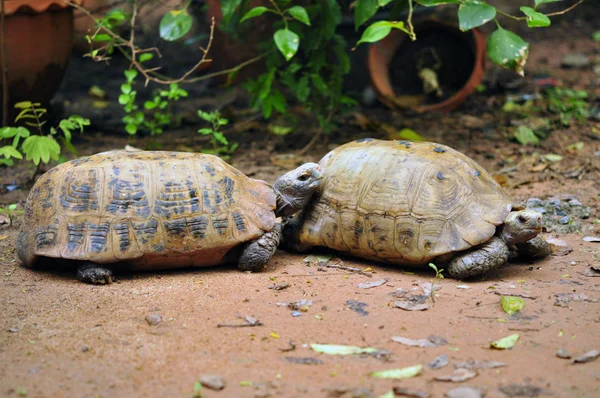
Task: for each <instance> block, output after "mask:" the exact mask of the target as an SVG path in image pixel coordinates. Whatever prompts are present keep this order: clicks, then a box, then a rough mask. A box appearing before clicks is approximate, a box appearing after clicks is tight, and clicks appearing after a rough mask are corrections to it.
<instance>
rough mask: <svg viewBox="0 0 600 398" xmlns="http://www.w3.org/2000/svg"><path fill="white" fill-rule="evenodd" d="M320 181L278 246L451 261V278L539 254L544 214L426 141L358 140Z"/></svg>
mask: <svg viewBox="0 0 600 398" xmlns="http://www.w3.org/2000/svg"><path fill="white" fill-rule="evenodd" d="M319 165H320V166H321V172H322V173H323V181H322V182H321V185H320V187H319V189H318V191H317V193H316V194H315V197H314V198H313V200H312V201H311V202H310V204H309V205H308V207H307V208H306V209H304V210H302V211H301V212H299V213H297V214H296V215H294V216H292V217H290V218H288V219H287V220H284V227H283V228H284V230H283V235H284V241H287V244H288V246H291V247H292V248H296V249H298V250H301V251H304V250H306V249H308V248H310V247H314V246H326V247H329V248H331V249H335V250H338V251H341V252H346V253H349V254H352V255H355V256H357V257H362V258H365V259H371V260H377V261H383V262H388V263H395V264H402V265H416V266H422V265H426V264H427V263H429V262H436V263H449V264H448V268H447V269H448V272H449V273H450V275H451V276H453V277H455V278H465V277H469V276H472V275H477V274H482V273H485V272H487V271H490V270H492V269H495V268H498V267H500V266H502V265H503V264H504V263H506V261H507V259H508V255H509V248H515V249H519V250H518V251H519V253H528V254H530V255H533V256H537V257H541V256H545V255H547V254H549V253H550V245H549V244H548V243H547V242H546V241H544V240H543V239H542V238H539V237H536V236H537V235H538V234H539V233H540V231H541V229H542V224H541V220H542V219H541V214H540V213H538V212H535V211H531V210H521V209H519V208H517V207H516V206H513V205H512V204H511V200H510V199H509V197H508V196H507V194H506V193H505V192H504V190H503V189H502V187H501V186H500V185H499V184H498V183H497V182H496V181H495V180H494V179H493V178H492V177H491V176H490V175H489V174H488V173H487V172H486V171H485V170H484V169H483V168H482V167H481V166H479V165H478V164H477V163H476V162H475V161H473V160H472V159H471V158H469V157H467V156H465V155H463V154H462V153H460V152H458V151H456V150H454V149H452V148H449V147H447V146H444V145H439V144H435V143H430V142H410V141H380V140H374V139H370V138H367V139H362V140H358V141H354V142H351V143H348V144H345V145H342V146H340V147H338V148H336V149H334V150H333V151H331V152H330V153H329V154H327V155H326V156H325V157H323V159H321V161H320V163H319Z"/></svg>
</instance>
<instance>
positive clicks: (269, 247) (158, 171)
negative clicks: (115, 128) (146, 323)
mask: <svg viewBox="0 0 600 398" xmlns="http://www.w3.org/2000/svg"><path fill="white" fill-rule="evenodd" d="M320 178H321V175H320V172H319V167H318V166H317V165H316V164H314V163H307V164H305V165H302V166H300V167H298V168H297V169H296V170H293V171H291V172H289V173H287V174H285V175H283V176H281V177H280V178H279V179H278V180H277V181H276V182H275V183H274V184H273V187H271V186H269V185H268V184H267V183H266V182H264V181H259V180H255V179H252V178H248V177H246V176H245V175H244V174H242V173H241V172H240V171H238V170H237V169H235V168H234V167H232V166H230V165H228V164H227V163H225V162H224V161H223V160H221V159H220V158H218V157H216V156H212V155H206V154H193V153H180V152H160V151H157V152H145V151H138V152H128V151H110V152H104V153H100V154H96V155H93V156H89V157H85V158H80V159H76V160H73V161H70V162H67V163H63V164H61V165H59V166H56V167H54V168H53V169H51V170H50V171H48V172H47V173H45V174H44V175H42V176H41V177H40V178H39V179H38V181H37V182H36V183H35V185H34V187H33V188H32V190H31V192H30V194H29V197H28V199H27V204H26V206H25V209H26V218H25V222H24V225H23V227H22V230H21V232H20V235H19V239H18V247H17V250H18V254H19V257H20V259H21V261H22V263H23V265H25V266H29V267H31V266H34V265H35V264H36V263H38V260H39V259H40V258H44V259H46V260H47V259H50V260H52V259H61V260H60V261H59V262H60V263H62V264H67V265H68V264H71V265H74V266H76V267H77V268H78V277H79V278H80V279H81V280H83V281H85V282H88V283H97V284H103V283H110V282H111V281H112V280H113V276H112V270H113V269H116V270H119V269H133V270H152V269H165V268H175V267H186V266H209V265H215V264H220V263H224V262H234V261H236V260H237V261H238V266H239V268H241V269H242V270H252V271H255V270H260V269H262V268H263V266H264V264H265V263H266V262H267V261H268V260H269V258H270V257H271V256H272V255H273V253H274V252H275V250H276V249H277V246H278V244H279V239H280V235H281V230H280V225H279V223H277V222H276V217H279V216H282V215H290V214H293V213H294V212H295V211H298V210H299V209H300V208H302V207H303V206H304V205H305V203H306V202H307V201H308V199H309V198H310V196H311V195H312V193H313V192H314V191H315V190H316V188H317V187H318V185H319V180H320ZM46 262H48V261H46ZM50 262H51V263H56V261H50Z"/></svg>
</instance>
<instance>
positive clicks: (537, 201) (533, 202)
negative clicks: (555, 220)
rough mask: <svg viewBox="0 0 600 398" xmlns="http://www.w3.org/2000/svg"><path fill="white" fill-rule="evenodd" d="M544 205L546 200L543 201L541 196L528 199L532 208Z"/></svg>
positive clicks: (528, 204) (528, 203)
mask: <svg viewBox="0 0 600 398" xmlns="http://www.w3.org/2000/svg"><path fill="white" fill-rule="evenodd" d="M543 205H544V202H542V200H541V199H540V198H529V199H527V206H526V207H527V208H532V207H542V206H543Z"/></svg>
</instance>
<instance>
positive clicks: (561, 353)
mask: <svg viewBox="0 0 600 398" xmlns="http://www.w3.org/2000/svg"><path fill="white" fill-rule="evenodd" d="M556 356H557V357H559V358H563V359H570V358H571V354H569V353H568V352H567V350H563V349H562V348H561V349H559V350H557V351H556Z"/></svg>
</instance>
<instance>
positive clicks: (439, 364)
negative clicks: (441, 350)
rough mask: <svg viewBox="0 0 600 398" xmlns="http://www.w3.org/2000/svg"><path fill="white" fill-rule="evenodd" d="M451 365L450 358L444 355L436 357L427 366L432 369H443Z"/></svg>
mask: <svg viewBox="0 0 600 398" xmlns="http://www.w3.org/2000/svg"><path fill="white" fill-rule="evenodd" d="M449 363H450V358H448V355H446V354H442V355H440V356H437V357H435V358H434V359H433V360H432V361H431V362H429V364H428V365H427V366H429V367H430V368H431V369H441V368H443V367H444V366H448V364H449Z"/></svg>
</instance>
